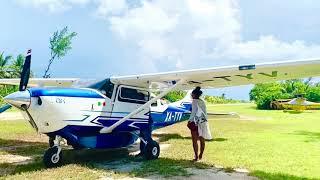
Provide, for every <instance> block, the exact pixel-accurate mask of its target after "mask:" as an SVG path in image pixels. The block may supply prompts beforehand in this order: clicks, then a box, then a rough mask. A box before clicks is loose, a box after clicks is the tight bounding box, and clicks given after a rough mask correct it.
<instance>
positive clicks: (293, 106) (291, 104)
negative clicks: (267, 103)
mask: <svg viewBox="0 0 320 180" xmlns="http://www.w3.org/2000/svg"><path fill="white" fill-rule="evenodd" d="M281 106H282V107H283V108H284V110H294V111H297V112H303V111H304V110H314V109H320V103H315V102H311V101H307V100H306V98H304V97H303V96H302V95H298V96H297V97H296V98H293V99H292V100H290V101H288V102H284V103H281Z"/></svg>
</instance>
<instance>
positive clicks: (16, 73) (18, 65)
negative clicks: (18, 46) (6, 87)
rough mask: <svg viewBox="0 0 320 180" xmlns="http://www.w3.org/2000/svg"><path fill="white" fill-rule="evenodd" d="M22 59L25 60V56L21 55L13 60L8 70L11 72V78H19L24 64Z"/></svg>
mask: <svg viewBox="0 0 320 180" xmlns="http://www.w3.org/2000/svg"><path fill="white" fill-rule="evenodd" d="M24 59H25V56H24V55H22V54H19V55H18V56H17V58H16V59H14V60H13V62H12V64H11V66H10V69H11V70H12V72H11V77H12V78H19V77H20V73H21V71H22V67H23V64H24Z"/></svg>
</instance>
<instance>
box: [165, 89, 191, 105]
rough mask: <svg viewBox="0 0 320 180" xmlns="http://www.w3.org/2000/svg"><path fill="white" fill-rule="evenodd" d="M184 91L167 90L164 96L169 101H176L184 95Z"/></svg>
mask: <svg viewBox="0 0 320 180" xmlns="http://www.w3.org/2000/svg"><path fill="white" fill-rule="evenodd" d="M186 94H187V93H186V92H185V91H172V92H169V93H168V94H167V95H166V96H164V98H165V99H167V100H168V101H169V102H176V101H179V100H181V99H182V98H184V97H185V96H186Z"/></svg>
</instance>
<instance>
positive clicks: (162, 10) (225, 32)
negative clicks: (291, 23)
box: [104, 0, 320, 69]
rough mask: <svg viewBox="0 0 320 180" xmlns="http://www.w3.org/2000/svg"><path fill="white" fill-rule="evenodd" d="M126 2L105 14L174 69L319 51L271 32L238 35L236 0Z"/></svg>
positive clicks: (152, 60)
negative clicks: (246, 37)
mask: <svg viewBox="0 0 320 180" xmlns="http://www.w3.org/2000/svg"><path fill="white" fill-rule="evenodd" d="M128 7H129V5H128V3H126V5H124V4H123V3H122V4H121V8H118V9H121V13H116V14H114V13H105V14H104V15H105V16H104V17H105V18H106V19H107V20H108V22H109V23H110V28H111V30H112V32H114V33H115V34H117V35H118V36H119V38H120V39H122V40H123V41H124V42H127V43H128V44H135V46H136V48H137V52H136V53H138V54H139V55H140V56H139V58H141V59H142V61H145V62H146V61H147V62H148V63H146V64H149V65H150V64H159V63H162V64H166V65H167V66H168V69H173V68H189V67H203V66H205V65H210V66H213V65H217V64H239V63H253V62H262V61H265V60H282V59H293V58H310V57H315V56H320V46H319V45H308V44H306V43H305V42H304V41H298V40H297V41H293V42H284V41H281V40H280V39H277V38H275V37H274V36H273V35H263V36H261V37H260V38H258V39H257V40H252V41H246V40H243V39H242V36H241V28H242V27H241V21H240V7H239V6H238V2H237V1H236V0H175V1H172V0H153V1H149V0H141V1H140V5H139V6H135V7H133V8H128ZM116 9H117V8H116ZM107 12H108V11H107ZM130 47H131V46H130ZM145 68H146V69H147V68H148V67H146V66H145Z"/></svg>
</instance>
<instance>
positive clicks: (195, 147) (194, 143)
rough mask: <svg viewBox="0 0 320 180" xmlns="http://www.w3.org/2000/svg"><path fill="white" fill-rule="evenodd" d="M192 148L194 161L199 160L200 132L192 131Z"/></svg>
mask: <svg viewBox="0 0 320 180" xmlns="http://www.w3.org/2000/svg"><path fill="white" fill-rule="evenodd" d="M191 138H192V146H193V151H194V160H196V161H197V160H198V132H197V131H191Z"/></svg>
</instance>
